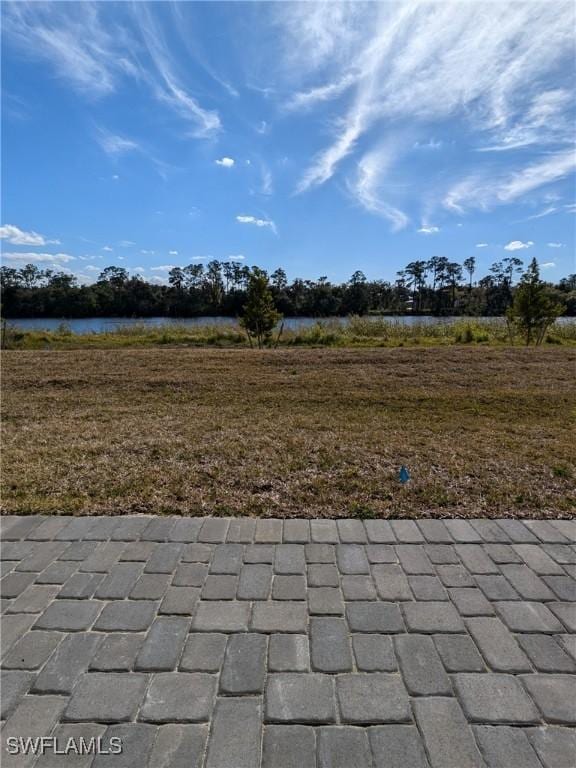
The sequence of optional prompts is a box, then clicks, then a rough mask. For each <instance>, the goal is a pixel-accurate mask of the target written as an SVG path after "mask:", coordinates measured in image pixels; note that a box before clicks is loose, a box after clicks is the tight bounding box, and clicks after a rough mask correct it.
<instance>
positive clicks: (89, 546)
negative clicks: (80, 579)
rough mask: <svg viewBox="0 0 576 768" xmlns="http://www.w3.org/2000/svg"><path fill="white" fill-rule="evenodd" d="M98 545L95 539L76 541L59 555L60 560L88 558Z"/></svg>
mask: <svg viewBox="0 0 576 768" xmlns="http://www.w3.org/2000/svg"><path fill="white" fill-rule="evenodd" d="M97 546H98V544H97V542H95V541H74V542H72V544H69V545H68V546H67V547H66V549H65V550H64V552H62V554H61V555H60V556H59V560H78V561H82V560H86V558H87V557H90V555H91V554H92V553H93V552H94V551H95V549H96V547H97Z"/></svg>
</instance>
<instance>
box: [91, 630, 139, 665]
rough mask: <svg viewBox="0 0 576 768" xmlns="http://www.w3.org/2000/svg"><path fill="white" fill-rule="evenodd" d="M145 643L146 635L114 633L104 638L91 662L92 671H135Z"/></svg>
mask: <svg viewBox="0 0 576 768" xmlns="http://www.w3.org/2000/svg"><path fill="white" fill-rule="evenodd" d="M143 642H144V635H143V634H140V633H135V632H128V633H126V634H122V633H117V632H113V633H110V634H106V635H104V636H102V639H101V641H100V645H99V646H98V648H97V649H96V652H95V654H94V656H93V658H92V660H91V661H90V669H93V670H96V671H97V672H129V671H130V670H132V669H134V662H135V661H136V656H137V655H138V652H139V650H140V648H141V646H142V643H143Z"/></svg>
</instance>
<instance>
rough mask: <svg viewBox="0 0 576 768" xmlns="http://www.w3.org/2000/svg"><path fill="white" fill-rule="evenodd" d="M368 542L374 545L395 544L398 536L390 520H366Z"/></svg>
mask: <svg viewBox="0 0 576 768" xmlns="http://www.w3.org/2000/svg"><path fill="white" fill-rule="evenodd" d="M364 527H365V528H366V533H367V535H368V541H370V542H372V544H394V543H395V542H396V536H394V531H393V530H392V526H391V525H390V523H389V521H388V520H365V521H364Z"/></svg>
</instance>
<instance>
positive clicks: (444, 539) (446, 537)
mask: <svg viewBox="0 0 576 768" xmlns="http://www.w3.org/2000/svg"><path fill="white" fill-rule="evenodd" d="M416 525H417V526H418V528H420V530H421V531H422V534H423V535H424V538H425V539H426V541H429V542H430V543H431V544H451V543H452V542H453V541H454V540H453V538H452V536H451V535H450V532H449V530H448V528H446V526H445V525H444V522H443V521H442V520H417V521H416Z"/></svg>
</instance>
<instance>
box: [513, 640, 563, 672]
mask: <svg viewBox="0 0 576 768" xmlns="http://www.w3.org/2000/svg"><path fill="white" fill-rule="evenodd" d="M516 639H517V641H518V643H519V645H520V647H521V648H522V650H523V651H524V653H525V654H526V655H527V656H528V658H529V659H530V661H531V662H532V664H533V665H534V667H535V668H536V669H537V670H538V671H539V672H570V673H576V661H574V659H573V658H572V657H570V656H569V655H568V654H567V653H566V652H565V651H564V650H563V649H562V648H561V647H560V646H559V645H558V643H557V642H556V640H555V639H554V638H553V637H550V636H549V635H517V637H516Z"/></svg>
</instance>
